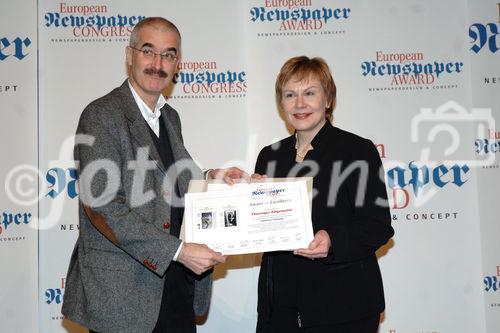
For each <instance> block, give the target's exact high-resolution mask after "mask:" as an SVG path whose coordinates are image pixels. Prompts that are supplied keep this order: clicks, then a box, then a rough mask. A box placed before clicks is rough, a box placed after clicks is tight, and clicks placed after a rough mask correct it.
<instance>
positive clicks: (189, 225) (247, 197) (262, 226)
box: [183, 177, 314, 255]
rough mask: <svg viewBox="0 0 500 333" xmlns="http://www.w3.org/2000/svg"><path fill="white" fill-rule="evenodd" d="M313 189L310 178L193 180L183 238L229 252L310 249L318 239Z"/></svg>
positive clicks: (226, 253)
mask: <svg viewBox="0 0 500 333" xmlns="http://www.w3.org/2000/svg"><path fill="white" fill-rule="evenodd" d="M311 188H312V179H311V178H310V177H303V178H276V179H272V178H270V179H265V180H263V181H259V182H252V183H238V184H235V185H233V186H229V185H226V184H221V183H213V182H210V183H208V182H205V181H191V183H190V193H187V194H186V196H185V201H186V202H185V211H184V228H185V230H184V238H183V239H184V240H185V241H186V242H193V243H201V244H206V245H208V246H209V247H210V248H211V249H213V250H215V251H219V252H221V253H223V254H225V255H229V254H247V253H257V252H268V251H280V250H294V249H298V248H306V247H308V246H309V243H310V242H311V241H312V239H313V238H314V235H313V230H312V222H311V209H310V200H311ZM204 190H205V191H204Z"/></svg>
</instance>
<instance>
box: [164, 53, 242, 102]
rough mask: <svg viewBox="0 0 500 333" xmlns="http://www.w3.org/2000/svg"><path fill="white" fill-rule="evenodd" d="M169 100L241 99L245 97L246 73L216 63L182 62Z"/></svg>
mask: <svg viewBox="0 0 500 333" xmlns="http://www.w3.org/2000/svg"><path fill="white" fill-rule="evenodd" d="M177 69H178V72H177V73H176V74H175V76H174V79H173V82H174V84H175V88H174V91H173V93H172V95H171V96H170V98H173V99H178V98H241V97H245V96H246V92H247V75H246V72H245V71H243V70H241V69H237V70H233V69H229V68H228V67H226V66H223V65H220V63H218V62H217V61H208V60H206V61H203V60H202V61H183V62H181V63H179V65H178V68H177Z"/></svg>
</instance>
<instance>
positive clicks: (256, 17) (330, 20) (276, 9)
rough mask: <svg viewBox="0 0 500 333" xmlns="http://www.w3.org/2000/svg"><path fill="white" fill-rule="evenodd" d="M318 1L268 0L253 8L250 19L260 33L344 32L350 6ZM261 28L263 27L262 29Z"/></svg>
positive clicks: (331, 33)
mask: <svg viewBox="0 0 500 333" xmlns="http://www.w3.org/2000/svg"><path fill="white" fill-rule="evenodd" d="M330 4H331V3H330V2H327V5H326V6H324V5H319V4H317V1H315V2H313V1H312V0H265V1H262V2H261V5H260V6H255V7H252V8H250V12H249V14H250V22H252V23H253V24H255V25H258V26H259V32H258V33H257V36H258V37H275V36H283V37H289V36H297V35H305V36H315V35H339V34H345V32H346V31H345V25H344V24H343V22H345V21H346V20H348V19H349V18H350V17H351V8H348V7H339V8H335V7H331V6H329V5H330ZM260 28H262V31H261V29H260Z"/></svg>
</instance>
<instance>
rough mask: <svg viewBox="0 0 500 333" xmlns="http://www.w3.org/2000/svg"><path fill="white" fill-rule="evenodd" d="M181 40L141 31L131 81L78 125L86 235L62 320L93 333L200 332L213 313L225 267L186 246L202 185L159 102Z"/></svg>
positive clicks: (131, 56) (162, 23) (158, 30)
mask: <svg viewBox="0 0 500 333" xmlns="http://www.w3.org/2000/svg"><path fill="white" fill-rule="evenodd" d="M180 39H181V38H180V33H179V31H178V30H177V28H176V27H175V25H173V24H172V23H171V22H169V21H167V20H165V19H163V18H147V19H145V20H143V21H141V22H140V23H138V24H137V25H136V26H135V28H134V30H133V32H132V34H131V37H130V45H129V46H128V47H127V49H126V63H127V67H128V80H126V81H125V82H124V83H123V84H122V85H121V86H120V87H118V88H116V89H114V90H113V91H112V92H110V93H109V94H107V95H106V96H104V97H102V98H99V99H97V100H96V101H94V102H92V103H91V104H89V105H88V106H87V107H86V108H85V110H84V111H83V113H82V115H81V117H80V121H79V124H78V129H77V134H79V135H80V136H78V135H77V140H76V141H77V142H76V143H75V161H77V163H79V189H80V195H79V199H80V201H79V217H80V235H79V237H78V240H77V242H76V245H75V249H74V251H73V254H72V257H71V262H70V265H69V269H68V275H67V280H66V281H67V282H66V291H65V295H64V303H63V307H62V313H63V314H64V315H66V316H67V317H68V318H69V319H71V320H73V321H75V322H78V323H80V324H82V325H85V326H87V327H88V328H89V329H90V330H91V332H102V333H112V332H120V333H124V332H138V333H139V332H140V333H145V332H154V333H159V332H195V331H196V325H195V314H196V315H200V314H203V313H204V312H205V311H206V310H207V308H208V302H209V296H210V287H211V276H210V269H211V268H212V267H213V266H214V265H215V264H217V263H221V262H224V261H225V259H226V258H225V257H224V256H222V255H221V254H220V253H218V252H215V251H212V250H211V249H209V248H208V247H207V246H205V245H200V244H193V243H182V242H181V240H180V239H179V233H180V228H181V221H182V215H183V208H182V205H181V203H182V198H183V195H184V193H185V192H186V190H187V186H188V182H189V180H190V179H191V178H196V177H203V175H202V172H201V170H199V168H198V167H197V166H196V165H195V164H194V162H193V160H192V159H191V157H190V155H189V153H188V152H187V151H186V149H185V147H184V145H183V141H182V135H181V125H180V120H179V116H178V114H177V112H176V111H175V110H174V109H172V108H171V107H170V106H169V105H168V104H166V101H165V99H164V97H163V96H162V94H161V93H162V91H164V90H165V88H166V87H167V85H168V84H169V83H170V82H171V81H172V78H173V75H174V73H175V70H176V66H177V61H178V58H179V51H180ZM82 135H83V136H82ZM206 176H207V178H214V177H216V176H217V177H220V178H224V179H225V180H226V182H228V183H229V184H231V183H232V182H233V181H232V178H240V177H242V176H246V175H245V174H244V173H243V172H242V171H241V170H239V169H237V168H230V169H226V170H220V169H217V170H211V171H210V172H208V173H207V175H206Z"/></svg>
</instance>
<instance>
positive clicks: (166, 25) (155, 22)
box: [128, 17, 181, 47]
mask: <svg viewBox="0 0 500 333" xmlns="http://www.w3.org/2000/svg"><path fill="white" fill-rule="evenodd" d="M145 26H153V27H154V28H156V29H158V30H160V31H175V32H176V33H177V35H179V40H180V39H181V33H180V32H179V29H177V27H176V26H175V24H173V23H172V22H170V21H169V20H167V19H165V18H163V17H147V18H145V19H144V20H142V21H140V22H139V23H137V24H136V25H135V27H134V29H133V30H132V33H131V34H130V41H129V44H128V45H129V46H132V47H138V45H137V43H138V42H139V32H140V31H141V29H142V28H144V27H145Z"/></svg>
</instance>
